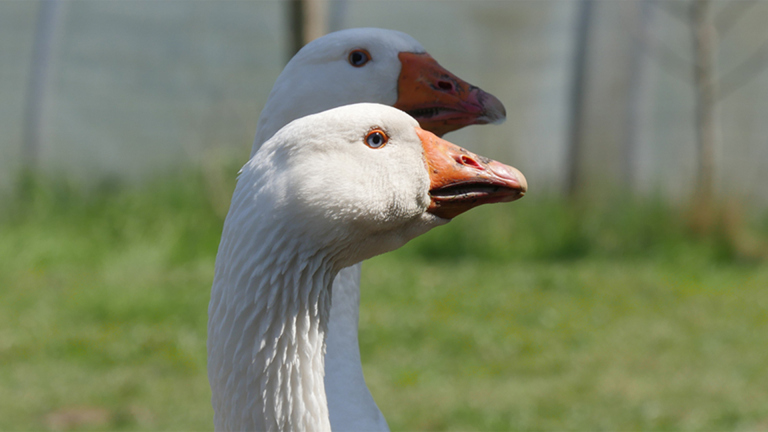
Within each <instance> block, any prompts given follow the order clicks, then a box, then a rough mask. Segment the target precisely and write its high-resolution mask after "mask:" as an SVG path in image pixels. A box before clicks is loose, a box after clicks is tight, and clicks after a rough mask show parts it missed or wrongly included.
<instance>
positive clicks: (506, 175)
mask: <svg viewBox="0 0 768 432" xmlns="http://www.w3.org/2000/svg"><path fill="white" fill-rule="evenodd" d="M416 133H417V134H418V135H419V138H420V139H421V144H422V146H423V147H424V157H425V159H426V164H427V169H428V170H429V180H430V185H429V195H430V198H431V203H430V206H429V209H428V211H429V212H430V213H432V214H434V215H435V216H439V217H441V218H444V219H452V218H454V217H456V216H458V215H460V214H461V213H464V212H465V211H467V210H469V209H471V208H474V207H477V206H479V205H482V204H491V203H497V202H509V201H514V200H516V199H519V198H521V197H522V196H523V195H525V192H526V191H527V190H528V182H527V181H526V180H525V176H523V173H521V172H520V171H519V170H517V169H516V168H513V167H511V166H508V165H504V164H503V163H501V162H497V161H495V160H491V159H488V158H486V157H483V156H479V155H476V154H474V153H472V152H469V151H467V150H465V149H463V148H461V147H459V146H457V145H455V144H451V143H450V142H448V141H446V140H444V139H442V138H439V137H437V136H436V135H435V134H433V133H431V132H428V131H425V130H424V129H421V128H416Z"/></svg>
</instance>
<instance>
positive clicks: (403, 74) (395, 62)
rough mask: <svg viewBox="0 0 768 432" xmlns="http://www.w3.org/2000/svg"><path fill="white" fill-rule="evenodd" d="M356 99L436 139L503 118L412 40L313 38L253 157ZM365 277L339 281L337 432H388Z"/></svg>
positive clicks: (276, 91) (353, 33) (330, 373)
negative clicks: (397, 114)
mask: <svg viewBox="0 0 768 432" xmlns="http://www.w3.org/2000/svg"><path fill="white" fill-rule="evenodd" d="M357 102H375V103H381V104H385V105H391V106H394V107H396V108H399V109H401V110H403V111H406V112H408V113H409V114H411V116H413V117H414V118H415V119H416V120H417V121H418V122H419V123H420V125H421V127H422V128H424V129H426V130H428V131H431V132H433V133H435V134H436V135H438V136H442V135H444V134H446V133H448V132H451V131H454V130H457V129H460V128H462V127H464V126H467V125H470V124H486V123H500V122H502V121H504V119H505V118H506V112H505V109H504V105H503V104H502V103H501V102H500V101H499V100H498V99H497V98H496V97H494V96H493V95H491V94H488V93H486V92H484V91H483V90H481V89H479V88H477V87H475V86H473V85H470V84H468V83H467V82H465V81H463V80H461V79H460V78H458V77H457V76H455V75H454V74H452V73H451V72H449V71H448V70H446V69H445V68H443V67H442V66H440V65H439V64H438V63H437V62H436V61H435V60H434V59H433V58H432V57H431V56H430V55H429V54H428V53H427V52H426V50H425V49H424V47H423V46H422V45H421V44H420V43H419V42H417V41H416V40H415V39H414V38H412V37H411V36H409V35H407V34H405V33H402V32H398V31H394V30H385V29H378V28H356V29H348V30H342V31H338V32H334V33H330V34H328V35H325V36H323V37H320V38H318V39H315V40H314V41H312V42H310V43H309V44H307V45H306V46H305V47H303V48H302V49H301V50H300V51H299V52H298V53H297V54H296V55H295V56H294V57H293V58H292V59H291V60H290V61H289V62H288V64H287V65H286V67H285V69H284V70H283V72H282V73H281V74H280V76H279V77H278V78H277V81H276V82H275V84H274V87H273V88H272V91H271V92H270V95H269V98H268V100H267V103H266V105H265V106H264V109H263V110H262V113H261V116H260V117H259V120H258V124H257V126H256V137H255V139H254V143H253V149H252V151H251V156H253V155H254V154H255V153H256V152H257V151H258V149H259V148H260V146H261V145H262V144H263V143H264V142H265V141H266V140H267V139H269V138H270V137H272V135H274V133H275V132H276V131H277V130H278V129H280V128H282V127H283V126H285V125H286V124H288V123H289V122H291V121H293V120H295V119H298V118H300V117H303V116H306V115H308V114H314V113H318V112H321V111H324V110H326V109H330V108H334V107H339V106H342V105H347V104H352V103H357ZM360 273H361V266H360V265H359V264H356V265H353V266H351V267H349V268H346V269H344V270H342V271H341V272H339V274H338V275H337V277H336V279H335V281H334V288H333V291H334V301H333V305H332V308H331V319H330V322H329V331H328V337H327V338H326V342H327V352H326V358H325V368H326V370H325V374H326V381H325V385H326V392H327V395H328V406H329V410H330V417H331V424H332V426H333V428H334V430H337V431H388V430H389V428H388V427H387V423H386V420H385V419H384V416H383V415H382V413H381V411H380V410H379V408H378V406H377V405H376V403H375V402H374V400H373V397H372V396H371V393H370V391H369V390H368V387H367V386H366V384H365V378H364V376H363V367H362V364H361V361H360V349H359V345H358V316H359V304H360Z"/></svg>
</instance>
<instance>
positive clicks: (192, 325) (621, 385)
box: [0, 173, 768, 431]
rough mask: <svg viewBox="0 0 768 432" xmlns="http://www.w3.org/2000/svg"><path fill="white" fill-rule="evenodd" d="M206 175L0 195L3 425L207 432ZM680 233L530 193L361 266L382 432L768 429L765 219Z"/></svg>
mask: <svg viewBox="0 0 768 432" xmlns="http://www.w3.org/2000/svg"><path fill="white" fill-rule="evenodd" d="M212 178H215V176H214V177H211V176H209V175H208V176H204V175H200V174H195V173H192V174H179V175H177V176H175V177H173V178H169V179H165V180H162V181H157V182H154V183H151V184H147V185H144V186H140V187H123V186H120V185H119V184H116V183H109V182H105V183H104V184H102V185H101V186H99V187H95V188H91V189H89V190H88V191H87V192H83V191H80V190H79V189H77V188H74V187H71V186H69V185H67V183H66V182H54V181H38V180H34V179H31V178H22V179H21V180H20V182H19V185H18V187H17V188H15V189H14V191H13V192H12V193H11V194H10V195H7V196H5V197H4V198H3V199H2V200H0V430H210V429H212V410H211V407H210V403H209V398H210V393H209V390H208V383H207V378H206V372H205V338H206V334H205V333H206V320H207V304H208V299H209V290H210V284H211V280H212V276H213V265H214V258H215V253H216V248H217V245H218V238H219V235H220V230H221V224H222V219H223V214H224V212H225V211H226V202H227V200H228V196H229V195H228V194H229V190H230V189H228V188H231V186H232V185H231V183H232V182H231V181H230V180H225V181H223V182H222V181H212ZM222 183H223V186H222ZM734 214H735V216H734ZM729 215H730V216H729ZM690 220H691V217H690V215H689V214H688V213H686V212H683V211H678V210H675V209H672V208H669V207H667V206H665V205H662V204H660V203H659V202H656V201H640V202H638V201H632V200H628V199H621V198H617V199H615V200H613V201H611V202H604V203H603V204H601V205H585V204H582V205H566V204H563V203H561V202H560V201H557V200H554V199H546V198H540V197H539V198H536V197H530V196H529V197H526V198H525V199H524V200H522V201H520V202H518V203H515V204H512V205H498V206H493V207H488V208H481V209H476V210H473V211H472V212H470V213H469V214H467V215H463V216H461V217H460V218H458V219H457V220H455V221H454V222H452V223H451V224H449V225H448V226H446V227H441V228H439V229H436V230H434V231H433V232H431V233H429V234H428V235H426V236H424V237H422V238H420V239H417V240H415V241H414V242H412V243H411V244H409V245H407V246H406V247H405V248H403V249H401V250H399V251H397V252H395V253H391V254H388V255H385V256H382V257H378V258H375V259H373V260H371V261H369V262H367V263H366V264H365V266H364V270H363V290H362V306H361V307H362V311H361V323H360V327H361V335H360V341H361V348H362V356H363V362H364V366H365V371H366V378H367V380H368V383H369V386H370V388H371V390H372V392H373V394H374V397H375V398H376V400H377V402H378V403H379V406H380V407H381V409H382V411H383V412H384V414H385V416H386V417H387V419H388V421H389V424H390V427H391V428H392V429H393V430H580V431H581V430H768V260H766V256H768V249H766V240H767V239H768V218H765V217H762V218H760V217H755V216H750V217H747V216H744V215H740V214H739V213H735V212H730V213H726V215H725V216H723V217H722V218H719V219H717V220H718V221H719V222H716V223H714V224H713V225H712V226H713V228H711V229H709V230H706V231H705V232H704V233H702V232H701V230H697V229H693V228H691V226H692V225H695V224H691V223H690V222H689V221H690Z"/></svg>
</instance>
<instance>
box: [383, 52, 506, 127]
mask: <svg viewBox="0 0 768 432" xmlns="http://www.w3.org/2000/svg"><path fill="white" fill-rule="evenodd" d="M398 57H399V58H400V63H401V64H402V67H401V69H400V77H399V78H398V83H397V102H396V103H395V105H394V106H395V108H398V109H400V110H403V111H405V112H407V113H408V114H410V115H411V117H413V118H415V119H416V120H417V121H418V122H419V124H420V125H421V127H422V128H424V129H426V130H429V131H432V132H433V133H434V134H436V135H438V136H443V135H444V134H446V133H448V132H451V131H455V130H457V129H461V128H463V127H464V126H468V125H472V124H486V123H501V122H503V121H504V120H505V119H506V118H507V112H506V110H505V109H504V105H503V104H502V103H501V101H499V100H498V99H497V98H496V97H495V96H493V95H492V94H490V93H486V92H484V91H483V90H481V89H480V88H478V87H475V86H473V85H470V84H469V83H467V82H465V81H463V80H462V79H460V78H459V77H457V76H456V75H454V74H452V73H450V72H448V71H447V70H446V69H445V68H443V67H442V66H440V65H439V64H438V63H437V61H435V59H433V58H432V57H431V56H430V55H429V54H427V53H421V54H415V53H409V52H401V53H400V54H399V55H398Z"/></svg>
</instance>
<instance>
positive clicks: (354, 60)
mask: <svg viewBox="0 0 768 432" xmlns="http://www.w3.org/2000/svg"><path fill="white" fill-rule="evenodd" d="M348 60H349V64H351V65H352V66H354V67H361V66H364V65H365V64H366V63H368V61H369V60H371V55H370V54H368V51H366V50H364V49H356V50H354V51H352V52H351V53H349V58H348Z"/></svg>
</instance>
